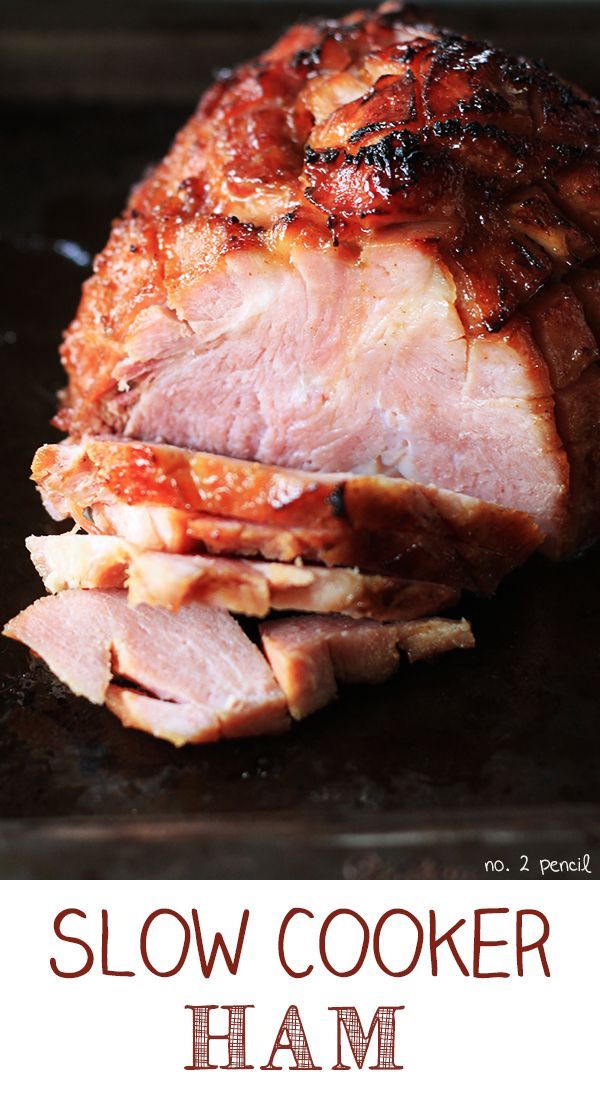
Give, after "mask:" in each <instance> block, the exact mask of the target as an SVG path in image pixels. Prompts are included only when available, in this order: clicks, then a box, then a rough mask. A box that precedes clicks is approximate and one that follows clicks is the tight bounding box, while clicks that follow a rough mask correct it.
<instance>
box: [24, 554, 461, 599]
mask: <svg viewBox="0 0 600 1100" xmlns="http://www.w3.org/2000/svg"><path fill="white" fill-rule="evenodd" d="M27 548H28V550H29V552H30V554H31V558H32V561H33V563H34V565H35V567H36V569H37V570H38V572H39V573H40V576H41V577H42V579H43V580H44V583H45V584H46V586H47V587H48V588H49V590H50V591H53V592H57V591H61V590H62V589H65V588H105V587H110V586H112V587H116V588H119V587H125V586H127V588H128V592H129V601H130V603H131V604H133V605H137V604H141V603H144V604H148V605H150V606H158V607H165V608H171V609H177V608H179V607H181V606H182V604H185V603H189V602H190V601H193V602H200V603H205V604H210V605H212V606H217V607H225V608H227V609H228V610H229V611H235V612H237V613H238V614H243V615H254V616H258V617H260V618H263V617H264V616H265V615H267V614H268V612H269V611H270V610H271V609H272V608H274V609H277V610H282V611H285V610H293V611H315V612H320V613H329V612H339V613H342V614H343V615H348V616H351V617H353V618H363V617H366V618H373V619H377V620H404V619H414V618H418V617H420V616H422V615H428V614H432V613H434V612H436V611H439V610H441V609H442V608H444V607H448V606H449V605H450V604H452V603H454V602H456V600H457V599H458V591H457V590H456V589H453V588H450V587H448V586H446V585H441V584H433V583H430V582H428V581H410V580H402V579H399V578H394V577H381V576H365V575H363V574H362V573H359V572H358V571H357V570H353V569H328V568H325V567H322V566H311V567H308V566H296V565H283V564H281V563H279V562H259V561H244V560H242V559H239V558H214V557H209V556H208V555H200V554H170V553H163V552H161V551H150V550H148V551H140V550H139V549H138V548H137V547H135V546H133V545H132V544H131V543H128V542H126V541H125V540H124V539H120V538H118V537H116V536H111V535H76V534H65V535H43V536H39V537H37V536H31V537H30V538H29V539H27Z"/></svg>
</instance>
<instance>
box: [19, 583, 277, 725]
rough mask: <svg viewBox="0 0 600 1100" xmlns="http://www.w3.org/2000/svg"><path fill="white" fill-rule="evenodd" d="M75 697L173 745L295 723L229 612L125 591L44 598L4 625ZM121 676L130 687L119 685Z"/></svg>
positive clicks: (259, 657) (80, 592)
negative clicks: (133, 596)
mask: <svg viewBox="0 0 600 1100" xmlns="http://www.w3.org/2000/svg"><path fill="white" fill-rule="evenodd" d="M4 633H5V634H6V635H7V636H8V637H9V638H14V639H16V640H17V641H19V642H23V644H24V645H26V646H28V647H29V649H31V650H33V652H34V653H36V654H37V655H38V656H39V657H41V658H42V660H43V661H45V663H46V664H47V665H48V667H49V668H50V669H51V671H52V672H53V673H54V674H55V675H56V676H58V677H59V678H60V679H61V680H62V681H63V682H64V683H65V684H66V685H67V686H68V687H69V688H70V689H71V691H73V692H74V693H75V694H76V695H83V696H85V698H86V699H89V700H90V702H92V703H98V704H99V703H106V705H107V706H108V707H109V708H110V709H111V710H113V711H115V713H116V714H117V715H118V716H119V718H120V719H121V721H122V722H123V724H124V725H126V726H135V727H137V728H138V729H143V730H147V731H148V732H149V733H152V734H154V736H156V737H162V738H165V739H166V740H168V741H171V742H173V744H175V745H183V744H187V743H189V742H196V741H217V740H219V739H220V738H222V737H242V736H248V735H251V734H258V733H279V732H281V731H282V730H284V729H286V728H287V725H288V717H287V710H286V703H285V699H284V696H283V693H282V691H281V690H280V689H279V687H278V686H277V684H276V682H275V679H274V677H273V674H272V673H271V670H270V668H269V666H268V664H267V662H266V661H265V659H264V657H263V656H262V654H261V653H260V651H259V650H258V649H257V647H256V646H255V645H253V643H252V642H251V641H250V640H249V639H248V638H247V637H246V635H245V634H244V632H243V631H242V629H241V627H240V626H238V624H237V623H236V622H235V620H234V619H233V618H232V617H231V615H229V614H228V613H227V612H226V611H222V610H219V609H217V608H213V607H207V606H205V605H202V604H194V605H191V606H188V607H183V608H181V610H180V611H178V612H177V613H174V612H172V611H165V610H163V609H161V608H156V607H152V608H149V607H136V608H133V607H131V606H130V605H129V604H128V603H127V597H126V595H125V593H124V592H118V591H95V592H85V591H83V590H74V591H71V592H68V591H65V592H60V593H59V594H58V595H53V596H46V597H43V598H42V599H40V600H37V601H36V602H35V603H34V604H32V605H31V606H30V607H28V608H26V610H25V611H22V612H21V613H20V614H19V615H17V616H16V618H14V619H12V620H11V621H10V622H9V623H8V624H7V625H6V627H5V628H4ZM113 676H117V677H121V678H123V679H125V680H127V681H129V682H130V683H131V685H132V686H128V687H124V686H122V685H120V684H118V683H117V684H115V683H112V678H113Z"/></svg>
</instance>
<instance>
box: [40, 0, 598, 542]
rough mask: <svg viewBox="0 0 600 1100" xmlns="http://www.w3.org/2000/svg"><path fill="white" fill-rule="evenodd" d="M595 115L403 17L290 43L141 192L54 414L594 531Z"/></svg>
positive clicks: (179, 146) (75, 334) (108, 263)
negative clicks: (371, 478) (410, 486)
mask: <svg viewBox="0 0 600 1100" xmlns="http://www.w3.org/2000/svg"><path fill="white" fill-rule="evenodd" d="M599 120H600V108H599V106H598V103H597V102H596V101H595V100H593V99H591V98H590V97H588V96H587V95H585V94H584V93H583V92H581V91H579V90H578V89H575V88H573V87H571V86H570V85H568V84H566V83H565V82H563V81H561V80H560V79H559V78H557V77H555V76H553V75H552V74H551V73H549V72H548V71H547V70H546V69H545V68H544V67H543V66H542V65H540V64H538V63H535V62H530V61H526V60H523V59H515V58H512V57H508V56H506V55H505V54H504V53H502V52H501V51H500V50H496V49H492V48H490V47H489V46H487V45H486V44H482V43H479V42H474V41H471V40H470V39H468V38H466V37H464V36H461V35H457V34H451V33H448V32H443V31H440V30H438V29H437V28H435V27H433V26H431V25H429V24H427V23H423V22H421V21H420V19H419V17H418V16H416V15H415V14H414V12H412V11H411V10H410V9H406V10H403V9H402V8H401V7H397V6H396V5H390V4H386V5H384V7H382V8H381V9H379V10H378V11H377V12H358V13H356V12H355V13H353V14H352V15H351V16H348V17H347V18H345V19H342V20H339V21H327V20H322V21H316V22H311V23H307V24H304V25H301V26H297V27H295V28H292V30H290V31H289V32H288V33H287V34H285V35H284V36H283V38H282V39H280V41H279V42H278V43H277V44H276V45H275V46H274V47H273V48H272V49H271V50H269V51H268V52H267V53H266V54H264V55H263V56H262V57H261V58H260V59H259V60H258V61H255V62H250V63H248V64H246V65H243V66H241V67H240V68H238V69H237V70H236V71H235V72H233V73H232V74H231V75H227V76H225V77H223V79H221V80H220V81H218V82H217V83H216V84H215V85H214V86H213V87H212V88H211V89H210V90H209V91H208V92H207V93H206V95H205V96H204V97H203V99H202V101H201V103H200V105H199V107H198V109H197V111H196V112H195V114H194V115H193V117H192V119H191V120H190V122H189V123H188V124H187V126H185V127H184V129H183V130H182V131H181V133H180V134H179V136H178V137H177V139H176V141H175V143H174V145H173V148H172V149H171V151H170V153H169V154H168V156H167V157H166V158H165V160H164V161H163V162H162V163H161V164H160V165H159V166H158V167H157V168H156V169H155V170H154V171H153V172H152V173H150V174H149V175H148V176H147V177H146V178H145V179H144V181H143V182H142V183H141V184H140V185H139V186H138V187H137V188H136V189H135V190H134V192H133V194H132V196H131V199H130V201H129V203H128V206H127V209H126V210H125V212H124V214H123V216H122V217H121V219H120V220H119V221H118V222H116V223H115V226H114V228H113V231H112V234H111V237H110V240H109V242H108V244H107V246H106V248H105V250H104V252H103V253H102V254H101V255H100V256H99V257H98V259H97V260H96V264H95V274H94V275H93V277H92V278H91V279H90V280H89V281H88V283H87V284H86V286H85V289H84V293H83V297H82V301H81V305H80V307H79V311H78V314H77V317H76V319H75V321H74V322H73V323H72V325H71V327H70V329H69V330H68V332H67V335H66V338H65V341H64V345H63V362H64V364H65V367H66V370H67V371H68V374H69V387H68V390H67V392H66V395H65V399H64V403H63V408H62V411H61V413H60V415H59V418H58V422H59V424H60V425H61V426H62V427H64V428H65V429H67V430H68V431H69V432H70V433H71V435H72V436H74V437H79V436H81V434H82V433H90V432H91V433H94V434H98V433H105V432H112V433H116V434H118V435H120V436H126V437H134V438H138V439H143V440H149V441H162V442H166V443H171V444H175V445H178V446H184V447H190V448H194V449H198V450H207V451H212V452H215V453H217V454H227V455H233V456H237V457H239V458H244V459H257V460H260V461H262V462H265V463H271V464H278V465H283V466H292V467H298V468H301V469H305V470H309V471H321V472H322V471H339V470H343V471H352V472H358V473H365V474H374V473H382V472H383V473H390V474H393V475H403V476H405V477H407V478H410V479H412V480H414V481H417V482H420V483H424V484H429V483H433V484H435V485H437V486H438V487H439V488H446V489H452V490H457V491H459V492H462V493H466V494H469V495H472V496H474V497H478V498H481V499H483V500H488V501H492V502H496V503H499V504H504V505H508V506H510V507H514V508H518V509H521V510H524V511H526V512H528V513H529V514H530V515H532V516H533V517H534V518H535V520H536V521H537V522H538V523H539V524H540V525H541V527H542V528H543V530H544V532H545V534H546V536H547V543H546V547H547V549H548V551H549V552H551V553H553V554H566V553H569V552H571V551H572V550H574V549H575V548H576V547H577V546H578V545H580V544H582V543H583V542H585V541H586V540H589V539H591V538H593V537H595V536H597V535H598V533H599V530H600V503H599V502H600V492H599V488H600V472H599V471H600V454H599V451H600V444H599V442H598V440H599V438H600V435H599V432H598V428H599V425H600V367H599V365H598V338H599V336H600V324H599V313H600V310H599V308H598V306H599V300H600V289H599V288H600V265H599V263H598V252H599V245H600V167H599V156H598V153H599V141H598V138H599V132H600V131H599Z"/></svg>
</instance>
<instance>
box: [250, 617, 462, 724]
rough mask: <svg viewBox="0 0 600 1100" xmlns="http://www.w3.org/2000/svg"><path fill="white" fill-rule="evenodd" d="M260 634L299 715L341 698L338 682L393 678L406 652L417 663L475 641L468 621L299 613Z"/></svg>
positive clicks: (262, 629)
mask: <svg viewBox="0 0 600 1100" xmlns="http://www.w3.org/2000/svg"><path fill="white" fill-rule="evenodd" d="M260 635H261V641H262V645H263V649H264V651H265V653H266V655H267V657H268V659H269V662H270V664H271V667H272V669H273V672H274V673H275V677H276V679H277V682H278V684H279V686H280V687H281V689H282V691H283V692H284V694H285V697H286V699H287V703H288V706H289V709H290V713H291V714H292V716H293V717H294V718H298V719H299V718H305V717H306V716H307V715H308V714H312V712H313V711H315V710H318V709H319V708H320V707H324V706H326V705H327V704H328V703H330V702H331V701H332V700H333V699H335V697H336V695H337V683H338V682H339V683H347V684H379V683H382V682H383V681H384V680H387V679H389V677H390V676H392V675H393V674H394V673H395V672H396V671H397V669H398V666H399V664H400V660H401V653H402V652H404V653H406V654H407V655H408V659H409V661H411V662H412V661H418V660H424V659H427V658H431V657H435V656H437V655H438V654H440V653H446V652H447V651H449V650H451V649H465V648H471V647H472V646H473V645H474V644H475V642H474V638H473V634H472V632H471V628H470V626H469V623H467V622H466V620H465V619H460V620H452V619H421V620H420V621H419V622H411V623H369V622H348V620H347V619H345V618H343V617H342V616H337V615H298V616H296V617H294V618H290V619H278V620H274V621H272V622H267V623H263V624H262V625H261V627H260Z"/></svg>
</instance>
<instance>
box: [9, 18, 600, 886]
mask: <svg viewBox="0 0 600 1100" xmlns="http://www.w3.org/2000/svg"><path fill="white" fill-rule="evenodd" d="M431 7H432V8H433V10H435V11H436V12H437V14H438V15H439V16H440V20H441V22H443V23H446V24H448V25H450V26H453V27H456V28H459V29H465V30H469V31H470V32H471V33H473V34H474V35H475V36H480V37H484V38H491V39H493V40H494V41H495V42H497V43H500V44H503V45H505V46H506V47H507V48H509V49H510V50H512V51H516V52H519V51H520V52H525V53H528V54H532V55H535V56H543V57H544V58H545V59H546V60H547V62H548V63H549V64H551V66H552V67H554V68H556V69H558V70H559V71H560V72H561V73H563V74H564V75H566V76H568V77H569V78H571V79H572V80H574V81H577V82H578V83H580V84H582V85H583V86H585V87H587V88H588V89H589V90H592V91H595V92H600V67H599V66H598V63H597V57H598V50H599V46H600V8H599V6H598V4H596V3H579V2H576V3H558V2H557V3H551V4H548V3H536V2H531V3H520V4H513V3H489V4H488V3H462V4H455V3H447V4H439V3H438V4H435V5H431ZM342 10H343V11H347V10H351V6H350V5H348V4H340V3H336V2H335V0H320V2H319V3H312V2H304V3H301V4H291V3H287V2H283V3H278V2H276V0H271V2H267V3H251V2H249V0H248V2H242V3H240V2H231V3H229V2H221V3H212V4H205V3H202V2H200V0H175V2H171V3H166V2H158V0H145V2H142V0H136V2H133V0H130V2H129V3H127V4H123V3H116V2H114V0H109V2H106V0H105V2H104V3H102V4H97V5H89V4H81V3H74V2H73V3H65V2H63V3H53V4H49V3H45V4H42V3H31V2H26V3H24V2H23V0H19V2H15V0H4V3H3V6H2V14H1V16H0V28H1V33H0V110H1V113H2V138H3V140H2V148H1V157H0V163H1V169H0V198H1V199H2V201H1V202H0V260H1V263H0V357H1V363H0V369H1V371H2V378H3V381H4V384H5V390H4V400H3V401H2V402H1V403H0V447H1V448H2V456H1V461H0V468H1V469H2V471H3V487H2V493H1V494H0V539H1V549H2V585H1V586H0V618H1V619H2V621H5V620H6V619H7V618H9V617H10V616H11V615H12V614H14V613H16V612H17V611H18V610H19V609H20V608H22V607H24V606H25V605H26V604H27V603H28V602H30V601H31V600H32V599H34V598H36V597H37V596H38V595H40V594H41V584H40V582H39V580H38V578H37V576H36V574H35V572H34V570H33V568H32V566H31V564H30V563H29V560H28V556H27V554H26V552H25V550H24V547H23V539H24V538H25V536H26V535H27V534H29V533H31V532H36V533H41V532H44V531H50V530H52V529H53V526H52V524H51V522H50V521H49V520H48V519H47V518H46V517H45V514H44V512H43V510H42V508H41V505H40V503H39V501H38V498H37V496H36V494H35V492H34V490H33V488H32V486H31V485H30V484H29V483H28V481H27V476H28V468H29V463H30V461H31V457H32V454H33V452H34V450H35V448H36V447H37V446H38V445H39V444H40V443H41V442H43V441H46V440H49V439H54V438H57V434H56V433H55V432H54V431H53V430H52V429H50V428H49V427H48V420H49V419H50V417H51V415H52V412H53V409H54V404H55V396H54V395H55V391H56V389H57V388H58V387H59V386H60V385H61V381H62V380H61V373H60V367H59V364H58V358H57V352H56V348H57V345H58V342H59V339H60V333H61V330H62V329H63V327H64V326H65V325H66V324H67V323H68V321H69V320H70V318H71V317H72V315H73V313H74V310H75V308H76V305H77V301H78V297H79V288H80V284H81V281H82V279H83V278H84V277H85V276H86V275H87V273H88V271H89V261H90V257H91V255H93V253H94V252H96V251H97V250H98V249H99V248H101V247H102V245H103V244H104V241H105V239H106V235H107V230H108V226H109V223H110V219H111V218H112V217H113V216H114V215H116V214H117V213H118V212H119V210H120V208H121V207H122V205H123V202H124V199H125V196H126V194H127V190H128V187H129V186H130V185H131V183H132V182H133V181H134V180H136V179H137V178H138V177H139V176H140V175H141V173H142V172H143V171H144V169H145V168H146V166H147V165H148V164H149V163H151V162H152V161H155V160H157V159H159V158H160V157H161V156H162V155H163V153H164V152H165V150H166V148H167V147H168V144H169V143H170V140H171V139H172V137H173V135H174V133H175V131H176V129H177V128H178V126H179V125H181V123H182V122H183V121H184V120H185V118H186V117H187V115H188V114H189V112H190V111H191V109H192V107H193V105H194V103H195V102H196V100H197V98H198V95H199V93H200V91H201V90H202V88H203V87H204V86H205V85H206V84H207V83H208V82H209V80H210V78H211V73H212V72H213V71H214V70H216V69H218V68H220V67H222V66H229V65H232V64H234V63H235V62H237V61H238V60H241V59H242V58H245V57H247V56H249V55H252V54H254V53H257V52H258V51H260V49H262V48H263V47H264V46H267V45H269V44H270V43H271V42H272V40H273V39H274V37H275V36H276V34H277V33H278V32H279V31H280V30H281V29H282V27H284V26H285V25H286V24H287V23H289V22H290V21H293V20H294V19H295V18H298V17H300V16H303V15H314V14H323V13H327V14H336V13H338V12H341V11H342ZM599 564H600V553H599V552H598V550H595V551H592V552H590V553H588V554H587V555H586V556H585V557H583V558H582V559H581V560H579V561H576V562H571V563H567V564H565V565H562V566H558V567H556V566H551V565H550V564H549V563H546V562H544V561H541V560H540V561H534V562H532V563H530V564H529V565H528V566H527V567H526V568H525V569H523V570H521V571H520V572H518V573H517V574H515V575H514V576H512V577H510V578H508V579H507V580H506V581H505V582H504V584H503V586H502V588H501V591H500V594H499V596H498V597H497V598H495V599H494V600H492V601H486V600H481V601H476V600H471V601H470V602H469V603H468V604H467V605H465V611H466V613H467V614H469V615H470V616H471V617H472V619H473V622H474V627H475V631H476V635H477V639H478V648H477V650H476V651H475V652H474V653H469V654H460V653H459V654H451V655H449V656H448V657H447V658H444V660H442V661H441V662H440V663H439V664H437V665H432V666H417V667H415V668H413V669H410V670H404V671H403V672H402V673H401V675H400V676H399V677H398V678H397V679H396V680H395V681H394V682H393V683H391V684H388V685H386V686H385V687H383V688H379V689H376V690H369V689H360V690H359V689H356V690H350V689H349V690H345V691H344V692H343V694H342V698H341V700H340V702H339V703H338V704H336V705H335V706H333V707H329V708H327V710H325V711H323V712H322V713H321V714H318V715H316V716H314V718H312V719H310V720H309V721H307V722H304V723H303V724H302V725H301V726H299V727H296V728H295V730H294V732H293V733H292V734H291V735H290V736H286V737H283V738H279V739H275V740H270V739H265V738H262V739H251V740H248V741H243V742H237V743H228V744H221V745H216V746H207V747H204V748H195V749H194V748H188V749H185V750H180V751H176V750H174V749H173V748H172V747H170V746H168V745H166V744H163V743H159V742H156V741H154V740H153V739H151V738H149V737H148V736H147V735H146V734H142V733H138V732H136V731H131V730H123V729H122V728H121V726H120V725H119V723H118V722H117V721H116V719H114V718H112V717H111V716H110V715H109V714H108V713H107V712H106V711H104V710H103V709H100V708H97V707H93V706H91V705H89V704H87V703H86V702H85V701H83V700H79V699H75V698H73V697H72V696H71V695H70V694H69V693H68V692H67V691H66V689H64V688H63V687H62V686H61V685H60V684H58V683H57V682H56V681H54V679H53V678H52V677H51V676H50V675H49V674H48V673H47V672H46V671H45V669H44V668H43V667H42V666H41V665H40V664H39V663H37V662H35V661H34V660H32V659H31V658H29V657H28V656H27V655H26V654H25V652H24V651H22V650H21V649H20V648H19V647H17V646H16V645H15V644H14V643H9V642H6V641H4V640H2V642H1V646H0V662H1V670H2V683H1V694H2V725H1V726H0V874H4V875H5V876H10V875H25V876H27V875H30V876H35V875H43V876H48V877H51V876H54V875H56V876H58V877H68V876H69V875H73V876H79V875H82V876H94V875H100V874H102V875H108V876H111V875H115V876H116V875H130V876H133V875H148V876H151V875H160V876H169V875H174V876H177V875H182V876H194V875H198V876H202V877H210V876H215V877H219V876H225V877H227V876H231V877H243V876H252V875H257V876H265V877H277V876H280V875H281V876H288V875H289V876H305V877H318V876H331V877H334V876H338V875H345V876H349V877H356V876H393V875H399V876H409V875H410V876H433V877H441V876H455V875H466V876H470V877H474V876H479V875H483V874H484V870H483V865H484V860H485V859H490V858H492V859H503V861H504V863H505V865H506V866H507V867H508V868H509V870H508V871H503V872H502V874H503V875H506V874H510V875H511V876H512V875H516V874H517V873H518V868H519V866H520V862H521V861H520V855H521V853H523V852H526V853H527V854H528V855H529V857H530V863H529V866H530V872H529V876H530V877H531V875H535V874H536V870H537V863H536V860H537V859H538V858H540V857H544V858H556V859H560V858H566V857H567V856H569V857H572V858H574V859H576V858H577V857H578V856H580V855H583V854H584V852H586V851H588V852H590V853H592V855H593V859H592V868H593V869H595V871H596V873H597V871H598V864H599V861H600V852H599V837H600V823H599V821H600V817H599V814H598V804H599V801H600V757H599V752H598V740H599V735H600V701H599V694H600V689H599V683H600V678H599V674H600V641H599V624H600V583H599V581H600V575H599V574H600V570H599V568H598V567H599ZM82 643H83V640H82Z"/></svg>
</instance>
